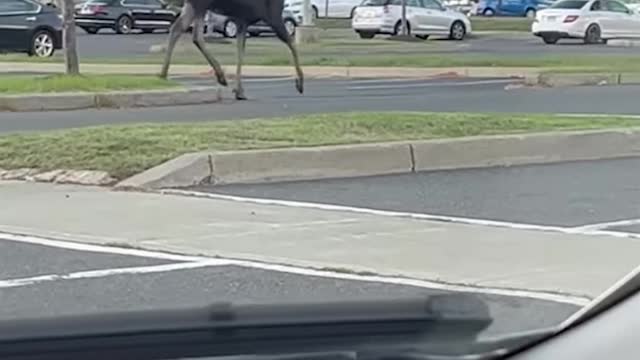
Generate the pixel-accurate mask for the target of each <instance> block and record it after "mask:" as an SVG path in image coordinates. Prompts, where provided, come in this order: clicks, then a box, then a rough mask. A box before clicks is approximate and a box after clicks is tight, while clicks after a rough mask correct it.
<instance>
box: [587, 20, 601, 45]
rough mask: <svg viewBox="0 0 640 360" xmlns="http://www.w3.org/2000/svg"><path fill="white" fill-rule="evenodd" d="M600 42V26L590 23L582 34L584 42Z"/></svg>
mask: <svg viewBox="0 0 640 360" xmlns="http://www.w3.org/2000/svg"><path fill="white" fill-rule="evenodd" d="M599 42H600V26H598V25H596V24H591V25H589V27H588V28H587V31H586V32H585V34H584V43H585V44H597V43H599Z"/></svg>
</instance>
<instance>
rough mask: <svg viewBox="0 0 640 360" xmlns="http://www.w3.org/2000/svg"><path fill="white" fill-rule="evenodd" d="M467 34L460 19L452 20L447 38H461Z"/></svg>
mask: <svg viewBox="0 0 640 360" xmlns="http://www.w3.org/2000/svg"><path fill="white" fill-rule="evenodd" d="M466 34H467V29H466V28H465V27H464V24H463V23H462V21H454V22H453V24H451V30H449V39H451V40H462V39H464V37H465V35H466Z"/></svg>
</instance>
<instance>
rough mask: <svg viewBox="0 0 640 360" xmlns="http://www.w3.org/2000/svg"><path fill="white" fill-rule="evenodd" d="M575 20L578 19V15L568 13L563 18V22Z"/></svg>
mask: <svg viewBox="0 0 640 360" xmlns="http://www.w3.org/2000/svg"><path fill="white" fill-rule="evenodd" d="M576 20H578V15H569V16H567V17H566V18H564V21H563V22H566V23H570V22H574V21H576Z"/></svg>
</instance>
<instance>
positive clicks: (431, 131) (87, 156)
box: [0, 112, 638, 179]
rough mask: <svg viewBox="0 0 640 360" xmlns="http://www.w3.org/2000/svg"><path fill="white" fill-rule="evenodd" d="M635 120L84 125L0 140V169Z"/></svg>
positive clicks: (398, 116) (89, 165) (364, 116)
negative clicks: (209, 150)
mask: <svg viewBox="0 0 640 360" xmlns="http://www.w3.org/2000/svg"><path fill="white" fill-rule="evenodd" d="M637 124H638V121H637V120H635V119H625V118H615V117H611V118H602V117H559V116H553V115H530V114H469V113H411V112H390V113H335V114H319V115H308V116H300V117H289V118H281V119H269V120H260V119H256V120H243V121H209V122H193V123H183V124H147V123H142V124H136V125H118V126H98V127H86V128H77V129H70V130H59V131H47V132H36V133H18V134H8V135H1V136H0V168H5V169H13V168H21V167H33V168H39V169H43V170H50V169H58V168H62V169H86V170H105V171H107V172H109V173H110V174H111V175H112V176H114V177H116V178H119V179H123V178H126V177H128V176H131V175H133V174H135V173H138V172H141V171H143V170H145V169H148V168H150V167H153V166H155V165H158V164H160V163H162V162H164V161H167V160H169V159H171V158H174V157H176V156H178V155H181V154H184V153H187V152H193V151H201V150H207V149H215V150H242V149H263V148H282V147H291V146H318V145H330V144H353V143H370V142H384V141H398V140H417V139H433V138H448V137H461V136H472V135H484V134H507V133H525V132H541V131H553V130H576V129H601V128H610V127H633V126H637Z"/></svg>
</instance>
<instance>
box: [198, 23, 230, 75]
mask: <svg viewBox="0 0 640 360" xmlns="http://www.w3.org/2000/svg"><path fill="white" fill-rule="evenodd" d="M203 38H204V14H203V15H202V16H196V18H195V20H194V21H193V44H194V45H195V46H196V47H197V48H198V50H200V52H201V53H202V55H203V56H204V58H205V59H207V62H208V63H209V65H211V67H212V68H213V71H214V72H215V73H216V78H217V79H218V83H219V84H220V85H222V86H227V79H226V78H225V76H224V71H222V67H221V66H220V63H218V60H216V59H215V58H214V57H213V56H211V54H209V52H208V51H207V49H205V47H204V40H203Z"/></svg>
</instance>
